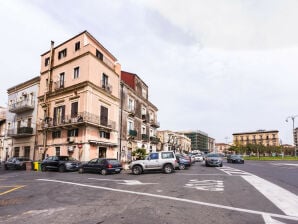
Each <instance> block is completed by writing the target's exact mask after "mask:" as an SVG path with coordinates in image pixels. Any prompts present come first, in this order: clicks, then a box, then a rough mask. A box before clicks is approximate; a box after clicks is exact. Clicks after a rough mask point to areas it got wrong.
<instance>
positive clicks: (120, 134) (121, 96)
mask: <svg viewBox="0 0 298 224" xmlns="http://www.w3.org/2000/svg"><path fill="white" fill-rule="evenodd" d="M120 86H121V93H120V127H119V130H120V131H119V132H120V133H119V138H120V139H119V161H120V162H121V150H122V114H123V83H122V82H120Z"/></svg>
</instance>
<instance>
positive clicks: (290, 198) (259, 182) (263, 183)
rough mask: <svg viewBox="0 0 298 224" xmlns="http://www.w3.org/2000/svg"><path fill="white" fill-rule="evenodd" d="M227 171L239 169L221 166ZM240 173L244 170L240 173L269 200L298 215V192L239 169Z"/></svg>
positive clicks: (285, 211) (289, 213)
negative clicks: (295, 192) (297, 193)
mask: <svg viewBox="0 0 298 224" xmlns="http://www.w3.org/2000/svg"><path fill="white" fill-rule="evenodd" d="M219 169H220V170H221V171H223V172H225V173H227V172H228V173H230V175H231V174H232V173H233V172H234V173H235V172H236V171H237V169H234V168H231V167H225V169H222V168H219ZM238 171H239V174H240V173H241V172H243V174H244V175H240V176H241V177H242V178H243V179H244V180H246V181H247V182H248V183H250V184H251V185H252V186H254V187H255V188H256V189H257V190H258V191H259V192H261V193H262V194H263V195H264V196H265V197H266V198H267V199H268V200H270V201H271V202H272V203H273V204H275V205H276V206H277V207H278V208H279V209H281V210H282V211H283V212H284V213H285V214H287V215H292V216H298V197H297V195H296V194H293V193H292V192H290V191H288V190H286V189H284V188H282V187H280V186H278V185H276V184H273V183H271V182H269V181H267V180H265V179H263V178H261V177H258V176H256V175H254V174H251V173H248V172H245V171H242V170H238Z"/></svg>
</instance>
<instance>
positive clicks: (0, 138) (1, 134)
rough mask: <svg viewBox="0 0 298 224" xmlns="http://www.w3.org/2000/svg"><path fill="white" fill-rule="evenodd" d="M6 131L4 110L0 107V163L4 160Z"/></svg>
mask: <svg viewBox="0 0 298 224" xmlns="http://www.w3.org/2000/svg"><path fill="white" fill-rule="evenodd" d="M5 129H6V108H4V107H1V106H0V163H1V161H2V160H3V161H5V160H6V157H7V155H6V149H5V148H4V139H5V133H6V131H5Z"/></svg>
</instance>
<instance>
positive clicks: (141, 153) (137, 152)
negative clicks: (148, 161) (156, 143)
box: [131, 148, 146, 160]
mask: <svg viewBox="0 0 298 224" xmlns="http://www.w3.org/2000/svg"><path fill="white" fill-rule="evenodd" d="M131 155H132V156H134V157H136V159H137V160H139V159H145V157H146V149H141V148H138V149H136V150H135V151H133V152H132V153H131Z"/></svg>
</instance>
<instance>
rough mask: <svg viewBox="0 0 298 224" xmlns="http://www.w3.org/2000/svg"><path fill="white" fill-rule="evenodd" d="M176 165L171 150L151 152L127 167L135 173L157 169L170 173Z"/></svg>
mask: <svg viewBox="0 0 298 224" xmlns="http://www.w3.org/2000/svg"><path fill="white" fill-rule="evenodd" d="M176 167H178V162H177V160H176V156H175V153H174V152H173V151H163V152H152V153H150V154H149V155H148V156H147V157H146V159H144V160H136V161H133V162H131V163H130V164H129V169H131V171H132V173H133V174H135V175H138V174H141V173H143V172H144V171H150V170H158V171H163V172H164V173H166V174H169V173H172V172H173V171H174V169H175V168H176Z"/></svg>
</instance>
